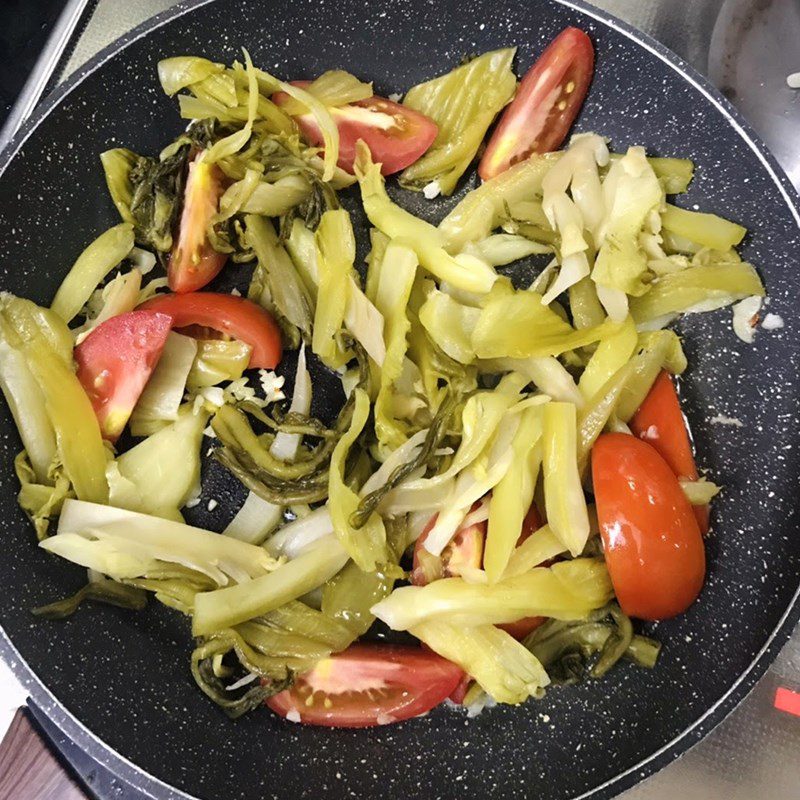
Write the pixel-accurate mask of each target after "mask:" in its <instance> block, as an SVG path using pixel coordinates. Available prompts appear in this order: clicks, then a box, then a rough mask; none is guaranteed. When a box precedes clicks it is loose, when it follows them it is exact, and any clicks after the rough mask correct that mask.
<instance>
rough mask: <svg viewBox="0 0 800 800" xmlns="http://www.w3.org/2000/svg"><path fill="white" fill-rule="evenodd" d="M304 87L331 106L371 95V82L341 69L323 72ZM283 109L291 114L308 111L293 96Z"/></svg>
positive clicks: (352, 101)
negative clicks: (363, 80)
mask: <svg viewBox="0 0 800 800" xmlns="http://www.w3.org/2000/svg"><path fill="white" fill-rule="evenodd" d="M304 89H305V90H306V92H308V93H309V94H311V95H313V96H314V97H316V98H317V100H319V101H320V102H321V103H324V104H325V105H326V106H332V107H335V106H345V105H347V104H348V103H356V102H358V101H359V100H367V99H368V98H370V97H372V83H364V82H362V81H360V80H359V79H358V78H356V76H355V75H351V74H350V73H349V72H345V70H343V69H331V70H328V71H327V72H323V73H322V75H320V76H319V78H317V79H316V80H314V81H311V83H309V84H308V86H305V87H304ZM283 110H284V111H285V112H286V113H287V114H291V115H292V116H297V115H301V114H307V113H308V111H309V109H308V107H307V106H305V105H304V104H303V103H302V102H301V101H300V100H297V99H295V98H293V97H292V98H289V100H288V101H287V102H286V103H285V104H284V105H283Z"/></svg>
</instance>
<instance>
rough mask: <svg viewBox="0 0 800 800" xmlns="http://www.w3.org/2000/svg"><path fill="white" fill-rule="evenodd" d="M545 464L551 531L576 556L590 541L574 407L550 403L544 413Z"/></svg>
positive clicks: (543, 448) (545, 485)
mask: <svg viewBox="0 0 800 800" xmlns="http://www.w3.org/2000/svg"><path fill="white" fill-rule="evenodd" d="M542 422H543V431H542V465H543V473H544V498H545V504H546V507H547V521H548V523H549V525H550V530H552V532H553V533H554V534H555V535H556V536H557V537H558V538H559V539H560V540H561V541H562V542H563V543H564V545H565V546H566V547H567V549H568V550H569V551H570V552H571V553H572V555H573V556H577V555H579V554H580V553H581V551H582V550H583V548H584V546H585V545H586V540H587V539H588V538H589V515H588V513H587V511H586V498H585V497H584V494H583V487H582V486H581V477H580V473H579V471H578V446H577V428H576V418H575V406H573V405H572V404H571V403H548V404H547V405H546V406H544V411H543V418H542Z"/></svg>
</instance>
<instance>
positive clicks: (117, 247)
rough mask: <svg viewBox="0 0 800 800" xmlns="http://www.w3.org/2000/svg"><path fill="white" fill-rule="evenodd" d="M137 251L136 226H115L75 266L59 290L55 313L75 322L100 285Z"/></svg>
mask: <svg viewBox="0 0 800 800" xmlns="http://www.w3.org/2000/svg"><path fill="white" fill-rule="evenodd" d="M132 247H133V226H132V225H131V224H130V223H128V222H123V223H121V224H120V225H115V226H114V227H113V228H109V229H108V230H107V231H106V232H105V233H102V234H100V236H98V237H97V239H95V240H94V241H93V242H92V243H91V244H90V245H89V246H88V247H87V248H86V249H85V250H84V251H83V252H82V253H81V254H80V255H79V256H78V259H77V261H75V263H74V264H73V265H72V268H71V269H70V271H69V273H68V274H67V277H66V278H64V280H63V281H62V282H61V286H59V287H58V291H57V292H56V296H55V298H54V299H53V305H52V309H53V311H55V313H56V314H58V316H59V317H61V319H63V320H64V321H65V322H71V321H72V319H74V317H76V316H77V314H78V313H79V312H80V310H81V309H82V308H83V307H84V305H85V304H86V301H87V300H88V299H89V298H90V297H91V295H92V292H93V291H94V290H95V289H96V288H97V285H98V284H99V283H100V282H101V281H102V280H103V279H104V278H105V277H106V275H108V273H109V272H111V270H112V269H114V267H116V266H117V265H118V264H119V263H120V262H121V261H122V259H123V258H125V257H126V256H127V255H128V253H130V251H131V248H132Z"/></svg>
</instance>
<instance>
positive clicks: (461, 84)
mask: <svg viewBox="0 0 800 800" xmlns="http://www.w3.org/2000/svg"><path fill="white" fill-rule="evenodd" d="M515 52H516V48H513V47H508V48H505V49H503V50H493V51H491V52H488V53H484V54H483V55H482V56H478V57H477V58H474V59H472V60H471V61H468V62H467V63H466V64H463V65H462V66H460V67H457V68H456V69H454V70H453V71H452V72H448V73H447V74H446V75H442V76H440V77H438V78H434V79H433V80H430V81H426V82H425V83H421V84H419V85H417V86H414V87H413V88H411V89H409V90H408V92H407V93H406V96H405V97H404V98H403V104H404V105H407V106H408V107H409V108H413V109H414V110H415V111H419V112H420V113H422V114H425V115H426V116H428V117H430V118H431V119H433V121H434V122H435V123H436V124H437V125H438V126H439V132H438V134H437V136H436V139H435V140H434V142H433V144H432V145H431V147H430V149H429V150H428V152H427V153H425V155H423V156H422V157H421V158H420V159H418V160H417V161H416V162H415V163H414V164H412V165H411V166H410V167H408V168H406V169H405V170H404V171H403V173H402V175H401V176H400V183H401V185H402V186H404V187H406V188H407V189H417V190H422V189H423V188H424V187H425V186H426V185H427V184H429V183H431V182H432V181H436V183H437V184H438V185H439V191H440V192H441V193H442V194H444V195H449V194H451V193H452V192H453V190H454V189H455V187H456V183H458V179H459V178H460V177H461V176H462V175H463V174H464V172H465V170H466V169H467V167H469V165H470V163H471V162H472V159H473V158H475V154H476V153H477V152H478V148H479V147H480V144H481V142H482V141H483V137H484V136H485V134H486V131H487V130H488V128H489V126H490V125H491V124H492V122H493V120H494V118H495V116H497V114H498V113H499V112H500V110H501V109H502V108H503V106H505V105H506V103H508V101H509V100H511V98H512V97H513V96H514V91H515V89H516V85H517V82H516V77H515V76H514V73H513V71H512V70H511V62H512V61H513V60H514V53H515Z"/></svg>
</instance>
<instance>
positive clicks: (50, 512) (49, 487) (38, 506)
mask: <svg viewBox="0 0 800 800" xmlns="http://www.w3.org/2000/svg"><path fill="white" fill-rule="evenodd" d="M14 471H15V472H16V473H17V478H18V480H19V484H20V490H19V494H18V495H17V502H18V503H19V504H20V506H21V508H22V510H23V511H24V512H25V513H26V514H27V515H28V516H29V517H30V520H31V522H32V523H33V527H34V528H35V529H36V536H37V537H38V538H39V539H40V540H41V539H44V538H45V536H47V529H48V527H49V526H50V523H51V522H52V521H53V520H54V519H55V518H56V517H57V516H58V514H59V512H60V511H61V506H62V504H63V502H64V500H66V498H68V497H72V496H73V495H72V486H71V485H70V482H69V478H67V476H66V475H65V474H64V471H63V469H61V468H60V467H57V468H56V469H54V470H51V471H50V473H49V477H48V483H46V484H43V483H39V482H38V479H37V477H36V473H35V472H34V470H33V468H32V467H31V464H30V461H29V460H28V454H27V453H26V452H25V451H24V450H23V451H22V452H21V453H19V454H18V455H17V457H16V458H15V459H14Z"/></svg>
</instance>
